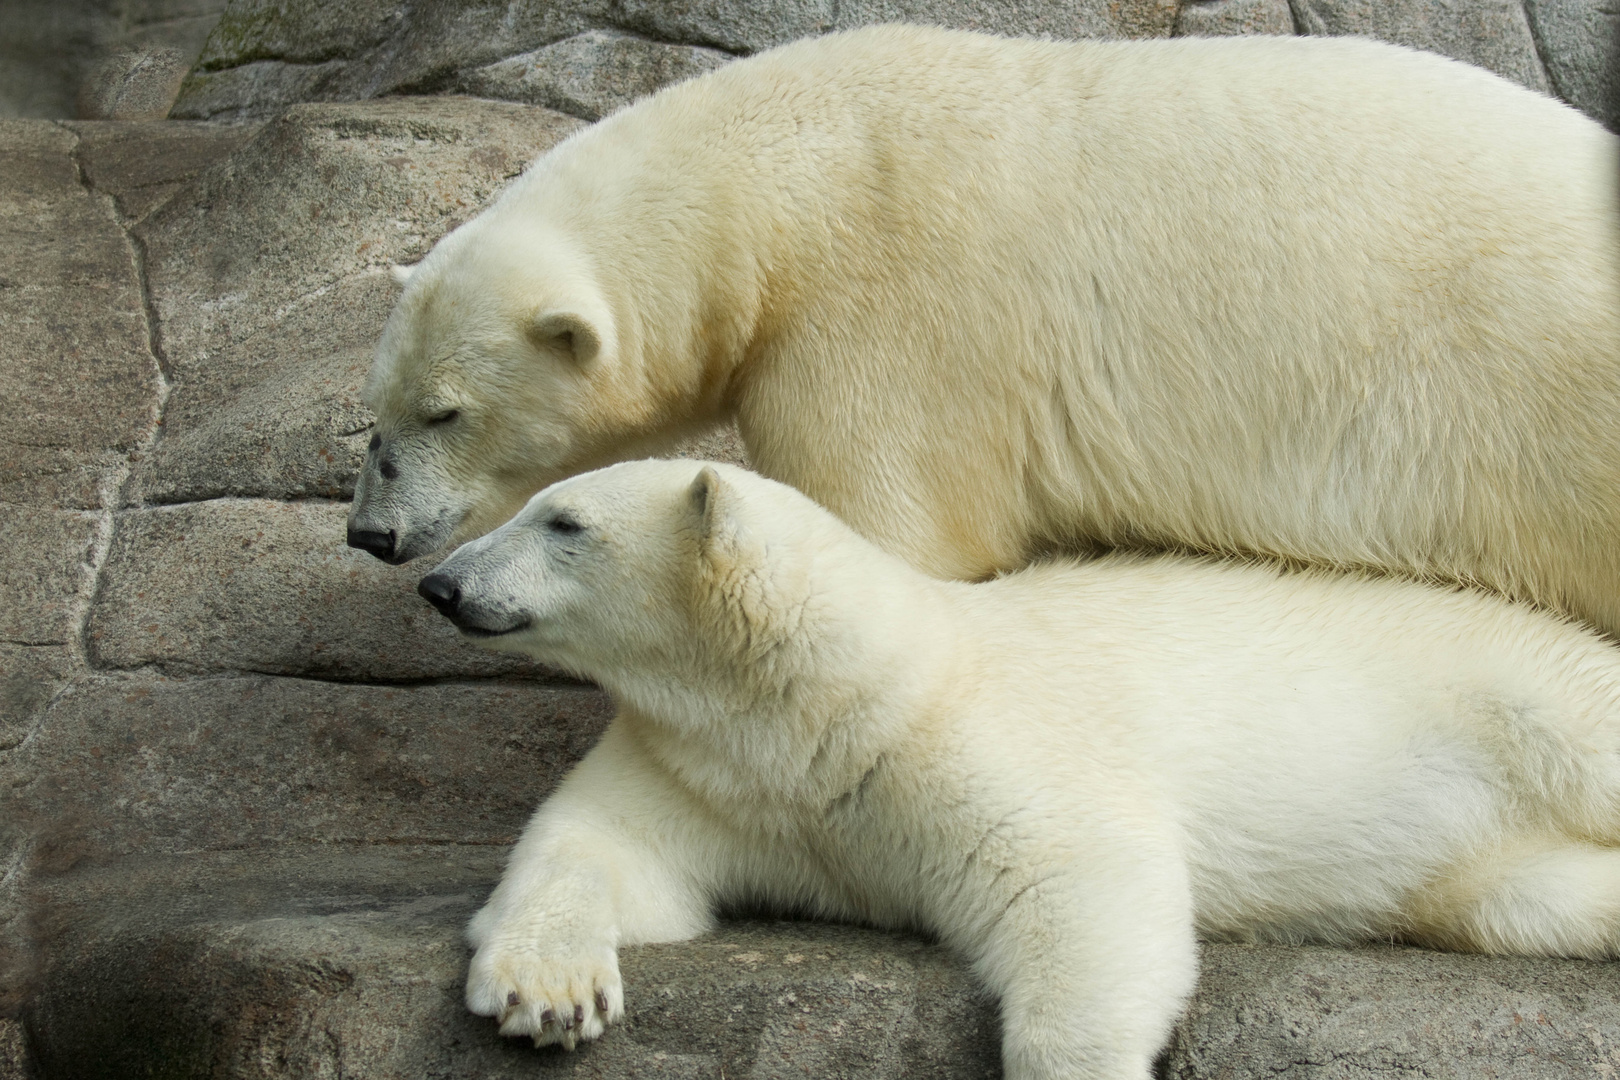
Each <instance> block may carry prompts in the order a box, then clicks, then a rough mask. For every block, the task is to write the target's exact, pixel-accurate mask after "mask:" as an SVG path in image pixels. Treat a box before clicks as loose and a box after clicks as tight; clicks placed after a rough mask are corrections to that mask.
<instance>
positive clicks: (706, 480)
mask: <svg viewBox="0 0 1620 1080" xmlns="http://www.w3.org/2000/svg"><path fill="white" fill-rule="evenodd" d="M724 486H725V485H724V484H722V483H721V481H720V474H719V473H717V472H715V471H714V470H713V469H712V468H710V467H709V466H707V465H705V466H703V468H702V470H701V471H700V472H699V473H698V474H697V479H696V480H693V481H692V486H691V487H690V488H688V489H687V490H686V497H687V499H688V500H689V501H690V502H691V504H692V510H693V512H694V513H695V514H696V515H697V519H698V538H699V539H700V540H702V542H703V546H704V548H708V547H709V545H710V543H711V541H712V540H713V539H714V535H715V515H716V514H717V513H722V512H723V511H722V510H721V509H720V505H719V504H720V502H721V499H722V495H721V489H722V488H723V487H724Z"/></svg>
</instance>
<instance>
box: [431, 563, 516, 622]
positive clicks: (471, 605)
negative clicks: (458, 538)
mask: <svg viewBox="0 0 1620 1080" xmlns="http://www.w3.org/2000/svg"><path fill="white" fill-rule="evenodd" d="M416 591H417V593H418V595H420V596H421V597H422V599H424V600H426V601H427V602H428V603H430V604H432V605H433V606H434V607H436V608H438V609H439V614H440V615H443V616H444V617H445V618H447V619H449V620H450V621H451V622H452V623H455V625H456V629H458V630H460V631H461V632H462V633H464V634H468V635H470V636H472V637H499V636H500V635H502V634H513V633H516V632H517V631H519V630H522V629H524V628H525V627H527V626H528V625H529V620H528V619H526V618H521V617H518V618H514V617H511V616H505V617H503V616H501V615H500V614H498V613H496V612H492V611H488V610H486V609H485V608H483V607H482V606H481V605H479V604H477V603H476V602H468V601H467V598H466V596H465V595H463V593H462V589H461V583H460V582H459V581H457V580H456V579H455V577H454V576H452V575H450V574H447V573H444V572H443V571H442V570H435V571H434V572H433V573H431V574H429V575H428V576H427V577H425V578H423V579H422V580H421V582H420V583H419V584H418V585H417V586H416Z"/></svg>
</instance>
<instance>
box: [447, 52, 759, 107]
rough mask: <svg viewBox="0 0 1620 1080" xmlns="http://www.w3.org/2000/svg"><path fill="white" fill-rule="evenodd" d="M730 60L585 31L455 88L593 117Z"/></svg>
mask: <svg viewBox="0 0 1620 1080" xmlns="http://www.w3.org/2000/svg"><path fill="white" fill-rule="evenodd" d="M730 59H731V56H730V55H729V54H727V53H723V52H720V51H719V50H717V49H704V48H699V47H697V46H693V45H667V44H665V43H663V42H659V41H648V40H646V39H645V38H639V37H634V36H632V35H629V34H620V33H613V32H610V31H606V30H588V31H586V32H585V33H583V34H576V35H575V36H574V37H571V38H566V39H564V40H563V41H559V42H557V43H556V44H554V45H547V46H546V47H545V48H543V49H537V50H535V51H534V52H529V53H523V54H522V55H519V56H512V57H508V58H507V59H505V60H501V61H499V62H498V63H494V64H490V65H489V66H488V67H483V68H478V69H477V70H475V71H472V72H469V73H468V74H466V75H464V76H462V78H461V80H460V87H461V89H463V90H465V91H467V92H468V93H469V94H477V95H478V96H480V97H490V98H501V99H504V100H506V101H524V102H528V103H529V104H531V105H544V106H546V107H547V108H550V109H556V110H558V111H560V112H565V113H569V114H570V115H573V116H580V117H584V118H585V119H586V120H598V119H601V118H602V117H603V116H606V115H607V114H608V113H610V112H613V111H614V110H615V109H618V108H620V107H622V106H624V105H628V104H629V103H630V102H632V101H634V100H635V99H636V98H639V97H643V96H645V95H647V94H650V93H652V92H653V91H655V90H657V89H659V88H660V87H663V86H667V85H669V84H671V83H676V82H680V81H681V80H683V79H689V78H692V77H693V76H695V75H702V74H703V73H704V72H707V71H713V70H714V69H715V68H717V67H719V66H720V65H722V64H724V63H726V62H727V61H728V60H730Z"/></svg>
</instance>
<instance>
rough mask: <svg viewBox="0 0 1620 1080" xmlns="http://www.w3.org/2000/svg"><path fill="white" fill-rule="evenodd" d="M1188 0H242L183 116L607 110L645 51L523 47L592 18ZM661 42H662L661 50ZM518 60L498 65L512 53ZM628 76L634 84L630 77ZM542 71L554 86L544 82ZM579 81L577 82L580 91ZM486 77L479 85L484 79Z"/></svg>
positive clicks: (890, 15)
mask: <svg viewBox="0 0 1620 1080" xmlns="http://www.w3.org/2000/svg"><path fill="white" fill-rule="evenodd" d="M1175 14H1176V2H1175V0H1084V2H1081V3H1073V2H1067V3H1065V2H1060V0H1018V2H1015V3H989V2H986V0H844V2H839V3H835V2H834V0H775V2H773V3H769V4H759V3H754V2H751V0H683V2H681V3H667V2H664V0H563V2H561V3H557V2H549V0H515V2H510V3H505V2H500V3H498V2H495V0H436V2H431V3H422V4H415V5H404V4H395V3H390V2H388V0H367V2H366V3H362V4H355V5H331V4H326V3H323V2H321V0H234V2H232V3H231V4H230V6H229V8H228V9H227V10H226V12H225V15H224V17H223V18H222V19H221V20H220V22H219V24H218V26H217V27H216V28H215V31H214V35H213V37H212V38H210V39H209V43H208V46H207V48H206V49H205V50H204V51H203V55H202V59H201V61H200V62H199V65H198V67H197V68H196V69H195V70H194V71H193V72H192V74H191V75H190V76H189V77H188V78H187V81H186V84H185V86H184V87H182V89H181V92H180V98H179V100H178V101H177V103H176V105H175V110H174V113H173V115H175V116H177V117H189V118H195V119H207V118H211V117H227V116H269V115H273V114H274V113H276V112H277V111H279V110H281V109H283V108H285V107H286V106H287V105H289V104H292V103H294V102H297V101H311V100H323V101H352V100H358V99H362V98H370V97H375V96H378V95H381V94H387V93H399V92H406V93H421V92H431V91H437V90H442V89H444V88H446V87H449V86H460V87H465V88H468V89H473V90H474V92H476V93H481V94H491V95H498V96H502V97H507V96H512V95H515V99H516V100H524V101H540V102H544V103H548V104H550V103H554V102H555V103H556V104H557V105H558V106H559V107H560V106H561V105H562V104H563V103H565V102H566V101H568V100H577V101H578V102H579V108H580V111H579V115H590V114H591V113H592V112H596V113H597V114H599V113H600V111H602V110H605V109H608V108H610V107H611V105H612V104H617V103H618V101H620V100H627V99H628V97H634V96H635V94H637V93H642V92H645V90H646V89H650V87H647V86H645V83H644V82H643V80H645V79H646V77H647V76H646V72H645V68H646V66H647V64H646V60H645V58H638V59H636V60H635V61H634V66H636V67H637V68H638V70H637V71H636V72H635V73H633V77H632V76H630V75H626V74H624V73H623V72H624V68H623V65H625V64H627V63H628V62H627V61H626V59H625V57H624V56H623V55H622V53H623V50H622V49H618V50H602V51H599V52H598V53H597V55H598V56H600V58H601V59H602V61H603V62H604V63H605V64H606V69H605V70H603V71H600V72H597V71H591V70H588V69H587V68H585V67H584V66H583V65H584V64H585V63H586V62H587V61H588V59H589V57H586V56H581V55H573V56H569V55H566V54H568V53H569V52H570V51H572V52H573V53H575V54H582V53H586V52H587V51H588V49H587V48H586V47H587V46H589V47H590V48H592V49H594V48H595V45H594V44H593V43H590V42H579V43H576V45H575V46H570V47H568V48H567V49H565V50H563V53H564V54H563V55H558V54H553V55H552V56H550V57H548V58H547V59H546V61H545V63H546V65H547V66H548V67H560V68H562V71H561V72H560V73H557V74H550V75H536V76H534V77H533V78H532V79H531V80H529V81H528V83H527V84H526V83H525V80H524V77H523V75H522V72H523V71H526V70H527V67H525V66H524V65H523V63H522V60H521V59H520V58H522V57H527V56H529V55H530V54H533V53H536V52H539V51H542V50H545V49H546V48H548V47H550V46H555V45H558V44H560V43H561V42H563V41H564V40H565V39H568V38H572V37H576V36H578V35H582V34H586V33H587V32H591V31H607V32H619V33H623V34H631V35H637V36H639V37H641V38H648V39H652V42H653V43H662V44H664V45H666V46H671V47H697V48H703V49H707V50H718V51H720V52H723V53H733V54H746V53H753V52H758V51H759V50H761V49H766V48H770V47H771V46H773V45H781V44H785V43H786V42H789V41H794V40H797V39H799V38H802V37H809V36H812V35H815V34H822V33H825V32H827V31H829V30H836V29H848V28H851V27H856V26H864V25H867V24H870V23H875V22H926V23H937V24H939V25H944V26H956V27H962V28H967V29H978V30H986V31H993V32H996V33H1004V34H1026V35H1035V34H1047V35H1050V36H1053V37H1061V38H1076V37H1097V36H1103V37H1162V36H1165V35H1167V34H1169V32H1170V28H1171V25H1172V23H1173V22H1174V20H1175ZM649 51H650V50H649ZM507 59H515V60H518V64H517V65H516V67H517V68H518V73H517V74H515V75H514V72H513V69H512V68H511V67H508V68H502V69H501V70H499V71H495V72H489V71H487V70H484V69H488V68H489V67H490V66H491V65H494V64H496V63H497V62H499V61H503V60H507ZM694 60H695V58H694V54H690V53H683V52H680V51H676V52H669V53H665V54H664V58H662V59H659V60H657V61H656V63H657V64H668V65H670V66H671V68H673V69H675V71H674V72H672V77H680V75H681V74H685V73H689V71H688V69H690V71H695V70H696V67H697V65H696V63H695V62H694ZM620 83H624V84H625V85H626V87H627V88H628V97H626V96H624V92H623V91H620V90H617V89H616V86H617V84H620ZM541 84H545V85H547V86H549V89H547V90H544V91H542V89H541ZM569 87H575V88H576V89H575V90H570V89H569ZM475 88H476V89H475Z"/></svg>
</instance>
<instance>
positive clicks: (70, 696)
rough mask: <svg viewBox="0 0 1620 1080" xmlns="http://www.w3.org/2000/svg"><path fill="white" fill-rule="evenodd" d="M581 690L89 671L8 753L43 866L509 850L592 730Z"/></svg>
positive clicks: (602, 712)
mask: <svg viewBox="0 0 1620 1080" xmlns="http://www.w3.org/2000/svg"><path fill="white" fill-rule="evenodd" d="M611 715H612V705H611V703H610V701H609V700H608V698H607V696H606V695H605V694H602V693H601V692H600V691H597V690H592V689H589V688H582V687H574V686H536V685H532V684H523V683H496V682H485V683H478V682H472V683H445V684H439V685H431V686H365V685H343V684H332V683H320V682H311V681H308V680H303V679H286V678H276V677H271V676H257V677H253V676H249V677H239V678H213V679H166V678H163V677H161V676H154V675H132V676H117V675H112V676H91V677H87V678H82V679H80V680H78V681H77V682H75V683H74V685H73V686H72V687H70V688H69V689H68V690H67V691H66V692H64V693H62V694H60V695H59V696H58V697H57V698H56V700H55V701H54V702H53V703H52V705H51V706H50V708H49V709H48V711H46V713H45V715H44V717H43V719H42V720H41V722H40V724H39V727H38V729H37V730H36V731H35V732H34V734H33V737H32V738H30V739H29V740H28V742H27V744H26V745H25V746H23V747H22V748H21V749H20V750H19V751H18V760H17V762H16V763H15V764H16V771H17V773H18V774H19V775H20V776H23V777H26V779H25V780H24V781H23V782H21V783H20V784H19V785H17V786H16V787H15V788H14V789H13V790H12V791H11V792H10V794H9V796H8V797H7V799H6V803H5V807H6V810H7V811H8V815H9V816H10V817H12V818H13V819H14V820H18V821H23V822H25V823H27V824H28V826H29V831H30V836H31V838H32V842H33V843H34V844H35V845H36V847H37V848H38V850H37V852H36V855H35V859H36V862H38V863H40V864H42V865H44V866H45V867H47V868H52V867H56V868H60V867H63V866H69V865H74V864H76V863H78V862H80V861H83V860H86V859H91V860H97V861H104V860H106V859H108V858H112V857H116V856H123V855H129V854H132V853H138V854H141V855H154V854H164V853H175V852H187V851H203V850H220V849H239V848H268V847H271V846H273V845H274V846H286V845H298V844H308V843H319V844H357V843H368V844H387V845H393V844H472V845H480V844H482V845H497V846H505V845H510V844H511V843H513V842H515V841H516V839H517V834H518V832H519V830H520V829H521V828H522V825H523V822H524V821H526V820H527V819H528V817H529V815H530V814H532V813H533V812H534V809H535V807H536V806H537V805H539V803H540V800H541V799H542V798H543V797H544V796H545V795H546V794H547V793H548V792H549V791H550V790H551V789H552V788H553V787H554V786H555V785H556V784H557V782H558V781H559V780H560V779H561V778H562V776H563V775H564V773H566V771H567V770H568V769H569V768H571V767H572V766H573V765H574V763H575V762H577V761H578V760H579V759H580V757H582V756H583V755H584V753H585V751H586V750H588V749H589V748H590V747H591V746H592V745H593V744H594V743H595V741H596V739H597V737H598V736H599V735H600V734H601V731H602V728H603V727H604V726H605V725H606V723H607V721H608V719H609V718H610V716H611Z"/></svg>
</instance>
